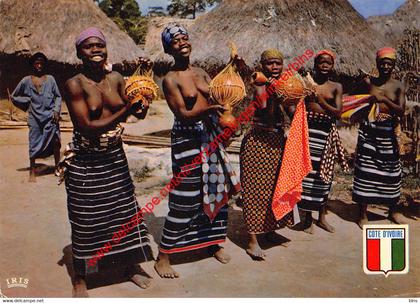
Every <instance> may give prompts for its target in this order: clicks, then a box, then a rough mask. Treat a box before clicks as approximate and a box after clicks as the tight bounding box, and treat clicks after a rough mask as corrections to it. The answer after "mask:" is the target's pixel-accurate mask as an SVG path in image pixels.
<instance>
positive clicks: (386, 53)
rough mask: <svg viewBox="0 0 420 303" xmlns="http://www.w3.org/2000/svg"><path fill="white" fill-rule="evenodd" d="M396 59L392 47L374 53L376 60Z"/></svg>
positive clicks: (395, 53)
mask: <svg viewBox="0 0 420 303" xmlns="http://www.w3.org/2000/svg"><path fill="white" fill-rule="evenodd" d="M384 58H388V59H391V60H396V59H397V52H396V51H395V49H393V48H392V47H383V48H381V49H379V50H378V51H377V52H376V59H384Z"/></svg>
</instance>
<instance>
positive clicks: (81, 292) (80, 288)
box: [73, 277, 89, 298]
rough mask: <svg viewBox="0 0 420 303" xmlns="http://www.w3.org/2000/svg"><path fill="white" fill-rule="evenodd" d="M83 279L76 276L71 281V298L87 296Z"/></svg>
mask: <svg viewBox="0 0 420 303" xmlns="http://www.w3.org/2000/svg"><path fill="white" fill-rule="evenodd" d="M88 297H89V295H88V292H87V286H86V281H85V279H83V278H81V277H77V278H75V279H74V281H73V298H88Z"/></svg>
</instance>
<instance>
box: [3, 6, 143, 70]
mask: <svg viewBox="0 0 420 303" xmlns="http://www.w3.org/2000/svg"><path fill="white" fill-rule="evenodd" d="M0 15H1V19H2V20H1V22H0V52H3V53H6V54H25V53H31V52H36V51H42V52H44V53H45V54H46V55H47V57H48V58H49V59H51V60H54V61H57V62H61V63H68V64H77V63H79V62H80V61H79V60H78V59H77V57H76V50H75V47H74V41H75V39H76V37H77V35H78V34H79V33H80V32H81V31H82V30H83V29H85V28H87V27H90V26H96V27H98V28H100V29H101V30H102V31H103V33H104V35H105V37H106V38H107V46H108V53H109V54H108V55H109V58H110V61H111V62H112V63H121V62H122V61H123V60H126V61H132V60H134V59H135V58H137V57H139V56H141V55H143V54H144V53H143V51H142V50H141V49H140V48H139V47H138V46H137V45H136V44H135V43H134V41H133V40H132V39H131V38H130V37H129V36H128V35H127V34H126V33H124V32H123V31H121V30H120V29H119V28H118V26H117V25H116V24H115V23H114V22H113V21H112V20H111V19H109V18H108V17H107V16H106V15H105V14H104V13H103V12H102V11H101V9H100V8H99V7H98V6H97V5H96V4H95V3H94V1H92V0H54V1H51V0H25V1H21V0H3V1H0Z"/></svg>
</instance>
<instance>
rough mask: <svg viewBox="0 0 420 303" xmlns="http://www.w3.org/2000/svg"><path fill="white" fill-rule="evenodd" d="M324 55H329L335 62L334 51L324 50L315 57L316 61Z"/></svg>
mask: <svg viewBox="0 0 420 303" xmlns="http://www.w3.org/2000/svg"><path fill="white" fill-rule="evenodd" d="M322 55H328V56H330V57H331V58H332V59H333V61H335V54H334V53H333V52H332V51H330V50H328V49H323V50H321V51H319V52H318V53H317V54H316V55H315V60H316V59H317V58H318V57H319V56H322Z"/></svg>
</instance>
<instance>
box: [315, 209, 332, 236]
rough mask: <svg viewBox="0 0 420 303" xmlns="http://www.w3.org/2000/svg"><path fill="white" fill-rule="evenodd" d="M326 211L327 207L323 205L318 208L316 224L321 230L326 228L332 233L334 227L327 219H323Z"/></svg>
mask: <svg viewBox="0 0 420 303" xmlns="http://www.w3.org/2000/svg"><path fill="white" fill-rule="evenodd" d="M326 213H327V209H326V207H325V206H323V207H322V208H321V209H320V210H319V217H318V222H317V225H318V226H319V227H321V228H322V229H323V230H326V231H328V232H330V233H334V232H335V229H334V227H332V226H331V225H330V224H329V223H328V222H327V220H326V219H325V215H326Z"/></svg>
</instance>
